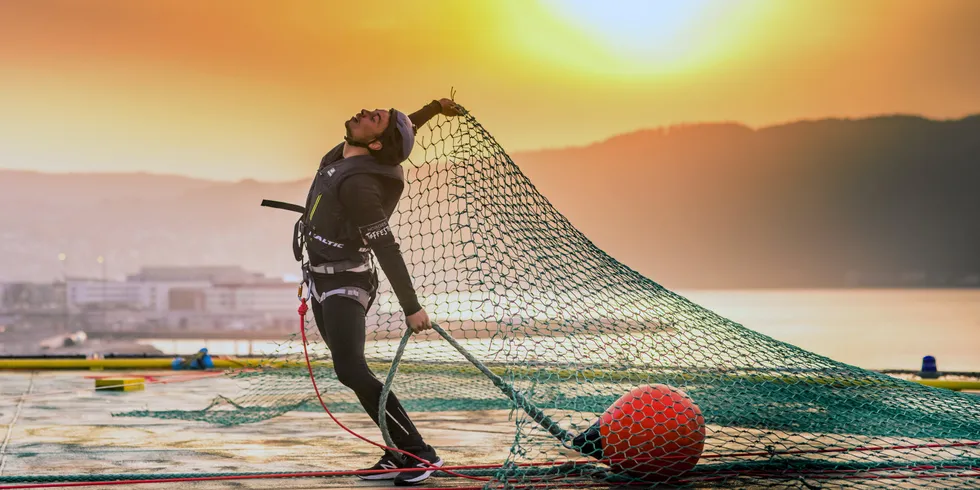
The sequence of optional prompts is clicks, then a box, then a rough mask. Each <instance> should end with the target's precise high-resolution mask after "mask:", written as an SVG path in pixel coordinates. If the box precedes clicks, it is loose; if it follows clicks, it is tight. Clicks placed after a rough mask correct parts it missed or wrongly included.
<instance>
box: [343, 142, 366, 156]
mask: <svg viewBox="0 0 980 490" xmlns="http://www.w3.org/2000/svg"><path fill="white" fill-rule="evenodd" d="M370 154H371V152H370V151H368V149H367V148H362V147H360V146H352V145H349V144H347V142H344V158H350V157H353V156H358V155H370Z"/></svg>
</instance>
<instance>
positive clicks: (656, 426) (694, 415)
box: [599, 384, 705, 480]
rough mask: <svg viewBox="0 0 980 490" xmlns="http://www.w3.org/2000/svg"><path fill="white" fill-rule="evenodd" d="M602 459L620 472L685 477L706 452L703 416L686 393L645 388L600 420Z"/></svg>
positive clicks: (663, 387)
mask: <svg viewBox="0 0 980 490" xmlns="http://www.w3.org/2000/svg"><path fill="white" fill-rule="evenodd" d="M599 432H600V435H601V440H602V455H603V457H605V458H606V459H609V460H611V463H610V465H611V466H612V467H613V468H614V469H616V470H617V471H623V472H626V473H629V474H630V475H633V476H635V477H638V478H643V479H654V480H656V479H664V478H668V477H676V476H680V475H682V474H684V473H686V472H687V471H690V470H691V468H694V465H696V464H697V463H698V459H700V457H701V451H702V450H703V449H704V437H705V429H704V416H702V415H701V409H700V408H698V406H697V405H696V404H695V403H694V400H691V397H689V396H687V394H685V393H684V392H683V391H681V390H679V389H677V388H673V387H670V386H667V385H661V384H658V385H653V386H649V385H644V386H640V387H638V388H634V389H633V390H632V391H630V392H629V393H627V394H625V395H623V396H622V397H621V398H620V399H619V400H616V402H615V403H613V404H612V406H611V407H609V408H608V409H606V411H605V413H603V414H602V416H601V417H600V418H599Z"/></svg>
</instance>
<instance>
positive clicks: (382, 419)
mask: <svg viewBox="0 0 980 490" xmlns="http://www.w3.org/2000/svg"><path fill="white" fill-rule="evenodd" d="M410 338H412V331H411V330H410V329H409V330H406V331H405V335H404V336H402V341H401V342H400V343H399V344H398V351H396V352H395V358H394V359H392V360H391V367H390V368H389V369H388V377H387V378H385V384H384V386H383V387H382V388H381V399H380V400H379V403H380V404H379V406H378V428H380V429H381V436H382V437H384V440H385V445H386V446H388V447H395V442H394V441H393V440H392V439H391V434H390V433H388V417H386V416H385V415H386V414H385V407H387V406H388V394H389V393H391V385H392V383H394V381H395V373H397V372H398V363H400V362H401V360H402V354H404V353H405V346H406V345H407V344H408V339H410ZM390 452H391V453H392V454H394V455H395V457H396V458H398V459H399V460H402V455H401V454H398V453H395V452H393V451H390Z"/></svg>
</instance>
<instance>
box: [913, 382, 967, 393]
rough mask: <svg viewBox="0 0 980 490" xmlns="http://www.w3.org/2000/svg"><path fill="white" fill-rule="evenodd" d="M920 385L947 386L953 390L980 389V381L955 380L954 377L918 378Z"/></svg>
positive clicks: (946, 387)
mask: <svg viewBox="0 0 980 490" xmlns="http://www.w3.org/2000/svg"><path fill="white" fill-rule="evenodd" d="M914 381H915V382H916V383H919V384H920V385H926V386H931V387H933V388H945V389H947V390H953V391H963V390H968V391H980V381H970V380H954V379H916V380H914Z"/></svg>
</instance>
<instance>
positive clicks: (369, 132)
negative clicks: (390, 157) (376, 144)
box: [344, 109, 391, 143]
mask: <svg viewBox="0 0 980 490" xmlns="http://www.w3.org/2000/svg"><path fill="white" fill-rule="evenodd" d="M390 118H391V114H389V113H388V111H386V110H384V109H375V110H373V111H368V110H367V109H361V112H358V113H357V114H355V115H354V117H352V118H350V119H348V120H347V122H345V123H344V126H346V127H347V136H348V137H349V138H351V139H353V140H354V141H359V142H361V143H371V142H372V141H374V140H376V139H378V138H379V137H380V136H381V133H383V132H384V130H385V129H387V128H388V119H390Z"/></svg>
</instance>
